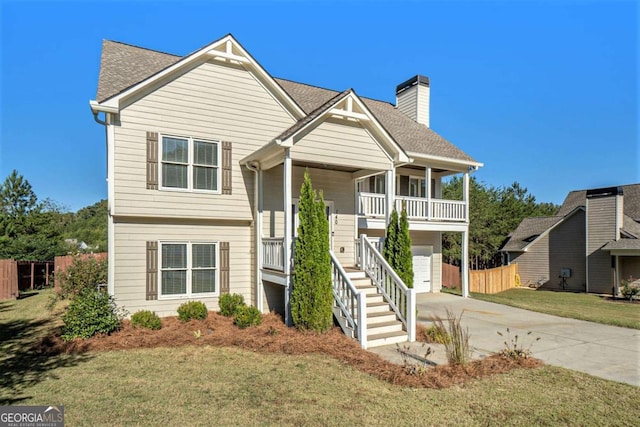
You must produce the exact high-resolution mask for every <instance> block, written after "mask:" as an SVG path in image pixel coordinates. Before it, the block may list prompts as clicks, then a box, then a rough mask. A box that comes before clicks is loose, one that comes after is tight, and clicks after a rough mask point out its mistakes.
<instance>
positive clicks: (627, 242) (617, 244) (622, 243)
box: [602, 239, 640, 251]
mask: <svg viewBox="0 0 640 427" xmlns="http://www.w3.org/2000/svg"><path fill="white" fill-rule="evenodd" d="M615 249H637V250H640V240H639V239H620V240H612V241H611V242H609V243H607V244H606V245H604V246H603V247H602V250H604V251H611V250H615Z"/></svg>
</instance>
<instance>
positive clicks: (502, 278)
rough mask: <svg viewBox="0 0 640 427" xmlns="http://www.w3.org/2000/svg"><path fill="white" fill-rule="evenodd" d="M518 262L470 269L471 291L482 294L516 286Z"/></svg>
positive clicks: (494, 292) (495, 292)
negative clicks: (496, 266) (502, 265)
mask: <svg viewBox="0 0 640 427" xmlns="http://www.w3.org/2000/svg"><path fill="white" fill-rule="evenodd" d="M517 274H518V264H511V265H506V266H504V267H498V268H490V269H488V270H475V271H474V270H472V271H469V291H470V292H478V293H481V294H497V293H498V292H502V291H506V290H507V289H511V288H515V287H516V275H517Z"/></svg>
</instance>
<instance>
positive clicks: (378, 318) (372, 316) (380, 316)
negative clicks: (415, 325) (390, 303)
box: [356, 311, 398, 325]
mask: <svg viewBox="0 0 640 427" xmlns="http://www.w3.org/2000/svg"><path fill="white" fill-rule="evenodd" d="M356 319H357V316H356ZM396 320H398V318H397V317H396V315H395V314H394V313H393V312H392V311H381V312H379V313H367V325H375V324H377V323H385V322H395V321H396Z"/></svg>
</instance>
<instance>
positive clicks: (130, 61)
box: [96, 40, 475, 162]
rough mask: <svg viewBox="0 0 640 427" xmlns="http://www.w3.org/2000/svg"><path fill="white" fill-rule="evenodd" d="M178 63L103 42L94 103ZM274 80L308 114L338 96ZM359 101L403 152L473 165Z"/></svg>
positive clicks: (383, 108) (430, 135)
mask: <svg viewBox="0 0 640 427" xmlns="http://www.w3.org/2000/svg"><path fill="white" fill-rule="evenodd" d="M180 59H181V57H180V56H176V55H171V54H168V53H163V52H158V51H154V50H149V49H145V48H141V47H137V46H132V45H128V44H125V43H120V42H114V41H110V40H104V41H103V43H102V56H101V60H100V76H99V79H98V93H97V96H96V99H97V100H98V102H102V101H105V100H106V99H108V98H110V97H112V96H114V95H117V94H119V93H121V92H123V91H124V90H126V89H128V88H129V87H131V86H133V85H135V84H136V83H139V82H141V81H142V80H144V79H146V78H147V77H150V76H152V75H153V74H155V73H157V72H159V71H161V70H163V69H164V68H166V67H168V66H170V65H173V64H174V63H176V62H177V61H179V60H180ZM275 80H276V82H277V83H278V84H280V86H282V88H283V89H284V90H285V91H286V92H287V93H288V94H289V95H290V96H291V98H293V100H294V101H295V102H296V103H298V105H300V107H301V108H302V109H303V110H304V111H305V113H307V114H309V113H311V112H313V111H315V110H317V109H318V108H319V107H321V106H322V105H324V104H325V103H326V102H327V101H329V100H330V99H332V98H334V97H336V96H337V95H339V94H340V93H341V92H338V91H333V90H328V89H323V88H319V87H316V86H310V85H306V84H303V83H296V82H292V81H290V80H284V79H275ZM362 99H363V102H364V103H365V104H366V106H367V108H369V110H371V112H372V113H373V115H374V116H375V117H376V118H377V119H378V121H379V122H380V124H382V126H383V127H384V128H385V129H386V130H387V132H389V134H390V135H391V136H392V137H393V139H395V140H396V142H397V143H398V144H399V145H400V146H401V147H402V148H403V149H404V150H405V151H409V152H415V153H420V154H425V155H430V156H439V157H445V158H452V159H456V160H462V161H469V162H475V160H474V159H473V158H471V157H470V156H469V155H467V154H466V153H464V152H463V151H462V150H460V149H459V148H458V147H456V146H455V145H453V144H452V143H450V142H449V141H447V140H446V139H444V138H443V137H441V136H440V135H438V134H437V133H436V132H434V131H433V130H431V129H430V128H428V127H427V126H425V125H422V124H419V123H417V122H415V121H414V120H412V119H410V118H409V117H407V116H405V115H404V114H403V113H402V112H400V111H398V110H397V109H396V108H395V107H394V106H393V105H392V104H390V103H388V102H384V101H378V100H374V99H369V98H362ZM302 120H305V119H304V118H303V119H302Z"/></svg>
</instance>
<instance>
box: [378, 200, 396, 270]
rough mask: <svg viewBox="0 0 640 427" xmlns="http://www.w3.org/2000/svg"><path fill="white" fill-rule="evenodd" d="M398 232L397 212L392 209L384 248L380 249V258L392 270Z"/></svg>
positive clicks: (394, 264) (394, 263) (394, 262)
mask: <svg viewBox="0 0 640 427" xmlns="http://www.w3.org/2000/svg"><path fill="white" fill-rule="evenodd" d="M399 232H400V230H399V228H398V211H396V208H395V207H394V208H393V211H391V216H390V217H389V224H388V225H387V234H386V236H385V238H384V248H383V249H382V256H383V257H384V259H386V260H387V262H388V263H389V265H390V266H391V268H393V269H395V266H396V254H397V252H398V234H399Z"/></svg>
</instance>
